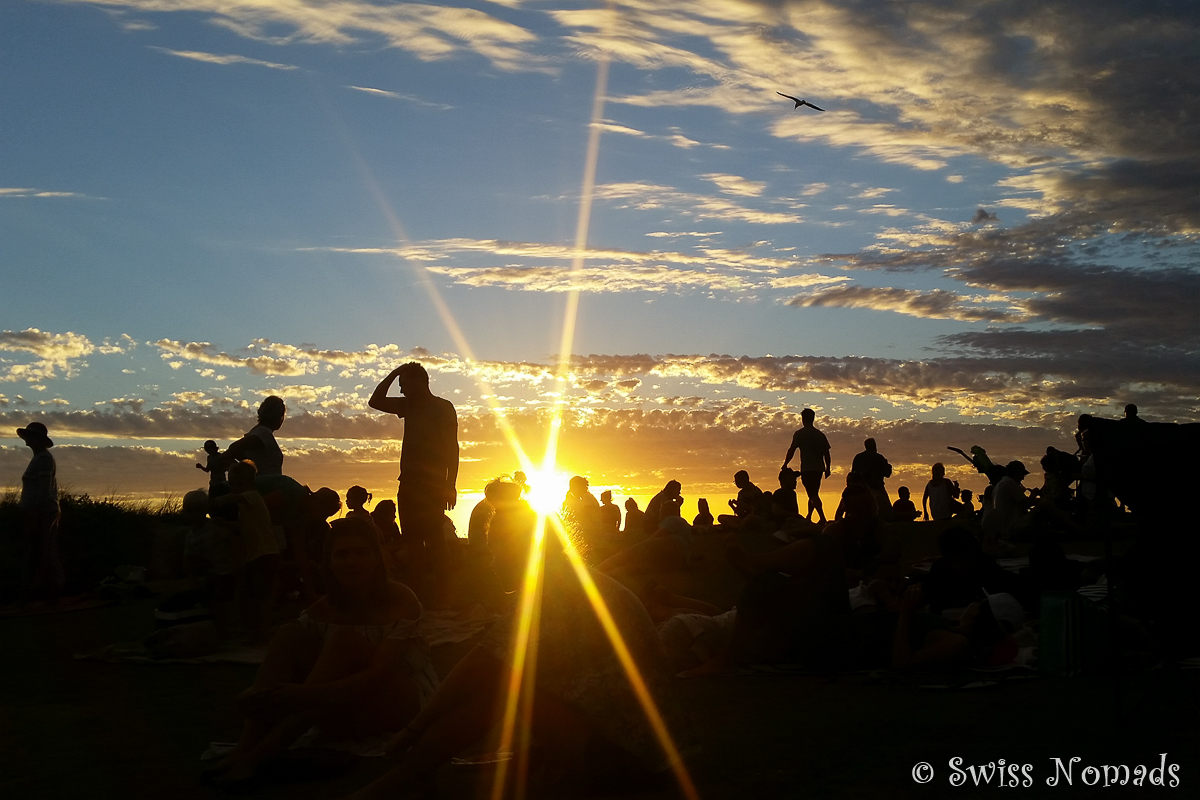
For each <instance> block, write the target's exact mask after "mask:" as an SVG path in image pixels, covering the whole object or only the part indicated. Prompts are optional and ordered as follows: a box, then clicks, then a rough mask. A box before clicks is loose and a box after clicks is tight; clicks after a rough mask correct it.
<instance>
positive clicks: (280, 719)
mask: <svg viewBox="0 0 1200 800" xmlns="http://www.w3.org/2000/svg"><path fill="white" fill-rule="evenodd" d="M374 655H375V646H374V645H372V644H371V643H370V642H368V641H367V640H366V639H365V638H363V636H362V635H361V634H359V633H356V632H354V631H352V630H347V629H344V628H343V629H339V630H336V631H334V632H333V633H332V634H331V635H330V636H329V638H328V639H327V640H326V641H325V643H324V646H323V647H322V648H321V653H320V655H319V656H318V657H317V660H316V663H315V664H313V665H312V669H311V670H309V672H308V675H307V676H306V677H305V678H304V680H303V684H304V685H305V686H314V685H319V684H323V683H332V682H333V681H337V680H341V679H342V678H346V677H349V676H350V675H353V674H355V673H356V672H361V671H362V670H363V669H365V668H366V666H367V665H368V664H369V663H370V662H371V658H372V657H373V656H374ZM414 688H415V687H414ZM353 712H354V709H353V708H351V707H345V708H335V709H329V710H328V711H327V712H325V713H320V712H318V711H316V710H313V709H302V710H298V711H297V710H293V711H290V712H287V713H284V714H282V715H279V716H276V717H275V718H274V719H272V720H271V724H270V726H269V728H268V729H267V730H266V732H265V733H264V734H263V735H262V736H260V737H259V739H258V741H257V742H256V743H255V744H254V745H253V746H252V747H246V748H243V750H242V752H241V753H239V755H238V758H237V759H236V760H233V761H231V763H230V765H229V768H228V769H227V770H226V773H225V776H224V780H225V781H228V782H234V781H238V780H242V779H244V778H248V777H250V776H251V775H253V774H254V772H255V770H257V769H258V765H259V764H261V763H263V762H264V761H266V760H268V759H270V758H273V757H275V756H277V755H279V754H280V753H282V752H283V751H284V750H286V749H287V748H288V746H289V745H290V744H291V743H292V742H294V741H296V739H297V738H299V737H300V735H301V734H303V733H304V732H305V731H306V730H308V729H309V728H311V727H312V726H313V725H314V724H321V726H322V728H325V727H326V725H328V726H329V727H330V728H331V730H328V731H327V732H328V733H331V734H332V735H333V736H334V737H335V738H337V737H338V736H339V735H340V736H342V737H348V736H352V735H353V734H354V733H355V732H356V724H355V723H356V722H357V720H356V719H355V715H354V713H353Z"/></svg>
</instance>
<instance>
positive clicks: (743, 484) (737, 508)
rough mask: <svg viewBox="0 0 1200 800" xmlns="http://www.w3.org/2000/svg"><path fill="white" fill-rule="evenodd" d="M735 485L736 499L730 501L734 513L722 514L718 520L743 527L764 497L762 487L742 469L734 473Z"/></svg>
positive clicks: (727, 524)
mask: <svg viewBox="0 0 1200 800" xmlns="http://www.w3.org/2000/svg"><path fill="white" fill-rule="evenodd" d="M733 485H734V486H736V487H737V488H738V495H737V499H736V500H730V501H729V507H730V508H731V509H733V513H732V514H722V515H720V516H719V517H717V522H719V523H721V524H722V525H724V526H726V527H733V528H737V527H741V526H742V525H745V524H746V523H748V522H749V521H750V519H751V518H752V517H753V516H754V513H755V511H757V510H758V501H759V498H761V497H762V489H759V488H758V487H757V486H755V485H754V484H753V483H751V482H750V473H748V472H746V470H744V469H740V470H738V471H737V472H735V473H734V474H733Z"/></svg>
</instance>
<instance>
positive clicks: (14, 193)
mask: <svg viewBox="0 0 1200 800" xmlns="http://www.w3.org/2000/svg"><path fill="white" fill-rule="evenodd" d="M18 197H80V198H85V199H87V200H105V199H107V198H104V197H92V196H90V195H86V194H81V193H79V192H51V191H47V190H45V189H30V188H24V189H23V188H18V187H15V186H9V187H0V200H3V199H5V198H18Z"/></svg>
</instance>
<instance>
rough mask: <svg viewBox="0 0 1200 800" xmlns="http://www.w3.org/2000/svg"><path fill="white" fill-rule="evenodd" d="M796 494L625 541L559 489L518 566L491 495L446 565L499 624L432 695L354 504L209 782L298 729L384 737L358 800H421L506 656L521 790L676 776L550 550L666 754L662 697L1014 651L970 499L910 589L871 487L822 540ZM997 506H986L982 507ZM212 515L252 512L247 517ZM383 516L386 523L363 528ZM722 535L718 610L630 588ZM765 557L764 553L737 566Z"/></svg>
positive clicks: (493, 692) (674, 711) (580, 489)
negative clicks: (755, 670) (707, 684)
mask: <svg viewBox="0 0 1200 800" xmlns="http://www.w3.org/2000/svg"><path fill="white" fill-rule="evenodd" d="M939 466H940V465H939ZM851 474H852V475H853V473H851ZM798 476H799V472H798V471H796V470H792V469H790V468H788V467H784V468H783V469H782V470H781V472H780V476H779V478H780V486H779V488H778V489H776V490H774V491H770V492H764V491H762V490H761V489H759V488H758V487H756V486H755V485H754V484H753V483H752V482H751V481H750V478H749V475H748V474H747V473H746V472H745V471H739V472H738V473H737V474H736V475H735V480H734V483H735V486H736V487H737V489H738V494H737V497H736V498H735V499H733V500H731V501H730V503H729V505H730V511H731V512H732V513H730V514H722V515H720V516H719V517H716V518H714V517H713V515H712V513H711V510H710V509H709V508H708V504H707V502H702V503H700V504H698V505H699V511H698V514H697V515H696V517H695V518H693V520H692V521H691V522H688V521H687V520H685V519H683V517H682V516H681V512H682V507H683V496H682V486H681V485H680V483H679V482H678V481H670V482H668V483H667V484H666V485H665V486H664V487H663V489H662V490H661V491H660V492H658V493H657V494H656V495H655V496H654V497H653V498H652V499H651V500H650V502H649V503H648V504H647V507H646V509H645V510H642V509H639V508H638V506H637V503H636V502H635V501H633V499H632V498H630V499H629V500H627V501H626V503H625V508H626V514H625V515H624V520H623V522H624V524H623V525H622V515H621V513H620V509H619V508H618V507H617V506H616V505H615V504H614V503H613V502H612V497H611V493H609V492H604V493H602V494H601V496H600V498H599V499H597V498H595V497H594V496H593V495H592V494H591V493H590V491H589V484H588V481H587V479H586V478H584V477H582V476H577V477H576V478H575V479H574V480H572V482H571V486H570V489H569V491H568V493H567V496H566V497H565V498H564V502H563V507H562V512H561V515H560V517H559V519H558V520H557V521H555V520H551V521H549V522H547V523H546V525H547V528H546V529H545V531H544V536H543V537H541V541H543V542H544V547H543V549H542V550H541V551H540V552H535V551H531V548H532V547H533V543H534V542H535V541H536V540H538V538H539V537H537V535H536V534H537V533H538V532H539V531H538V530H537V524H538V519H539V517H538V515H537V514H536V512H534V510H533V509H532V508H531V507H530V505H529V503H528V502H527V501H526V500H525V493H526V491H527V486H526V485H525V481H524V476H522V475H517V476H514V478H512V479H509V478H500V479H497V480H495V481H492V482H490V483H489V484H488V485H487V487H486V488H485V491H484V500H483V501H482V502H481V503H480V504H479V505H478V506H477V507H476V508H475V509H474V510H473V512H472V515H471V523H470V525H469V530H468V535H467V537H466V541H465V542H463V543H460V546H459V548H458V549H459V550H460V551H461V553H462V556H461V559H460V561H459V563H460V565H461V568H463V569H473V570H477V571H478V572H479V574H480V576H485V577H486V580H488V581H491V582H492V583H493V584H494V586H495V587H496V588H497V589H498V591H496V592H495V593H494V594H493V595H491V600H492V601H493V607H494V609H495V610H496V611H497V612H498V613H499V614H500V615H501V616H500V621H499V622H497V623H496V624H495V625H494V626H493V627H492V628H491V629H490V631H489V632H488V633H487V634H486V635H485V636H484V637H483V639H482V641H481V642H479V644H478V645H477V646H476V647H474V648H473V649H472V650H471V651H470V652H469V653H468V654H467V655H466V657H464V658H463V659H462V660H461V661H460V662H459V663H458V664H457V665H456V666H454V668H453V669H452V670H451V671H450V672H449V673H448V674H447V675H445V676H444V677H443V678H441V679H439V676H438V675H437V674H436V672H435V671H434V670H433V669H432V667H431V666H430V664H429V661H428V659H427V658H426V655H425V651H424V649H423V646H422V644H421V640H420V623H421V617H422V614H423V613H424V607H423V605H422V602H421V600H420V599H418V593H414V592H413V591H412V590H411V589H410V588H409V586H408V585H407V583H406V582H401V581H400V580H397V578H400V579H405V580H406V581H407V579H408V576H409V575H412V572H411V570H412V565H407V566H406V565H405V562H404V558H403V553H404V547H403V543H402V538H401V537H399V536H398V532H395V531H393V530H392V528H393V527H394V524H395V523H394V519H393V515H392V514H390V513H387V512H392V511H393V509H391V508H390V507H389V506H388V503H389V502H390V501H382V502H381V503H379V504H378V505H377V506H376V508H375V511H374V512H368V511H367V510H366V508H365V505H366V503H367V501H369V499H370V496H369V494H367V493H366V491H365V490H363V489H361V488H360V487H353V488H352V489H351V491H350V492H348V493H347V498H346V499H347V506H348V508H349V511H348V513H347V515H346V517H345V518H344V519H338V520H335V521H334V522H333V523H332V525H327V527H326V528H325V531H324V534H323V535H324V546H323V548H322V555H321V562H320V563H321V568H320V571H319V581H320V582H319V583H318V584H315V585H316V586H318V587H319V588H320V590H321V592H322V594H323V596H321V597H320V599H318V600H316V602H315V603H313V604H312V605H310V606H309V607H308V608H307V609H306V610H305V611H304V613H303V614H301V615H300V617H299V619H297V620H296V621H295V622H291V623H288V624H285V625H284V626H283V627H282V628H280V629H279V630H278V632H277V633H276V634H275V636H274V637H273V638H272V639H271V641H270V644H269V647H268V649H267V655H266V659H265V660H264V662H263V666H262V668H261V670H260V672H259V675H258V678H257V679H256V681H255V684H254V685H253V686H252V687H251V688H250V689H248V690H247V691H246V692H244V693H243V694H242V695H241V696H239V698H238V700H237V704H238V708H239V709H240V710H241V712H242V713H243V715H244V716H245V719H246V722H245V726H244V729H243V733H242V736H241V738H240V739H239V741H238V744H237V747H236V748H235V749H234V750H233V751H232V752H230V753H229V754H228V755H227V756H225V757H224V758H223V759H221V760H220V761H219V762H217V763H216V764H215V765H214V766H212V767H211V768H210V769H209V770H208V771H207V772H206V774H205V780H206V781H208V782H211V783H213V784H216V785H220V786H224V787H226V788H237V787H241V786H245V785H247V784H248V783H253V782H254V781H256V780H257V779H258V778H257V775H258V774H259V768H260V767H261V765H263V764H264V762H266V761H268V760H270V759H272V758H274V757H276V756H278V755H279V754H280V753H282V752H283V751H284V750H285V749H286V748H287V747H288V746H289V745H290V744H291V743H292V742H294V741H295V740H296V739H297V738H298V737H299V736H300V735H301V734H302V733H304V732H305V731H307V730H309V729H310V728H312V727H313V726H316V727H317V728H318V729H319V730H320V731H321V733H322V735H325V736H328V737H333V738H349V739H354V738H359V737H363V736H366V735H371V734H380V733H387V734H388V735H390V736H391V737H392V738H391V740H390V744H389V746H388V749H389V751H390V753H391V754H392V755H393V756H395V757H397V758H398V759H399V764H398V766H396V767H395V768H394V769H393V770H391V771H390V772H388V773H387V774H386V775H384V776H383V777H382V778H380V779H379V780H377V781H376V782H374V783H373V784H371V785H370V786H367V787H365V788H363V789H362V790H361V791H360V792H358V793H357V794H356V795H355V796H356V797H382V796H392V795H393V794H394V793H396V792H404V791H412V792H416V791H420V790H421V789H422V787H424V786H426V785H427V784H428V783H429V782H430V781H432V780H433V775H434V773H435V771H436V770H437V768H438V767H439V766H440V765H442V764H444V763H445V762H447V761H448V760H449V759H451V758H452V757H454V756H455V755H458V754H460V753H461V752H463V751H464V750H466V749H468V748H470V747H472V746H473V745H476V744H477V743H479V742H480V741H481V740H482V739H483V738H484V737H485V736H486V735H487V734H488V732H489V731H491V730H493V729H494V727H495V726H496V724H497V723H498V722H499V721H500V718H501V716H502V711H503V708H504V702H503V698H504V697H505V693H506V692H507V691H508V690H509V687H510V686H511V685H513V684H512V681H513V680H514V678H513V669H514V665H517V664H519V663H521V662H522V659H523V655H524V652H534V653H536V658H535V662H536V663H535V664H534V665H533V666H532V667H530V668H532V669H534V670H535V675H536V678H535V680H534V681H533V683H532V688H529V687H527V688H528V690H529V691H532V693H533V715H532V718H531V719H532V721H531V731H530V734H529V739H528V741H529V742H532V743H533V745H532V746H533V750H532V751H530V753H529V754H528V758H529V759H530V761H529V763H530V764H531V769H532V770H533V774H534V775H536V776H537V779H538V780H542V781H547V782H553V781H555V780H558V779H559V778H561V777H563V776H564V775H567V774H580V773H583V772H586V771H588V770H601V771H606V772H610V773H611V772H627V773H629V774H631V775H634V774H639V773H644V772H647V771H655V770H660V769H663V768H666V767H667V766H669V760H670V758H671V757H672V755H673V754H672V753H670V752H668V751H667V750H664V747H663V745H662V744H661V743H660V742H659V741H658V739H657V738H656V737H655V735H654V731H653V729H652V727H651V726H650V724H649V723H648V722H647V715H646V712H645V710H644V708H643V705H642V701H641V700H639V699H638V696H637V694H636V693H635V692H634V691H633V689H632V688H631V684H630V681H629V679H628V677H627V675H626V673H625V667H624V666H622V661H621V658H619V657H618V655H617V652H616V650H615V649H614V647H613V643H612V641H611V640H610V639H609V635H608V634H607V633H606V632H605V629H604V627H603V626H602V625H601V624H600V623H599V622H598V621H597V616H596V614H595V612H594V610H593V607H592V605H591V601H590V600H589V599H588V590H587V589H585V587H584V586H583V585H581V582H580V578H579V576H578V574H577V573H576V571H575V568H574V567H573V565H572V563H571V559H569V558H568V557H567V552H566V548H574V549H575V550H576V551H577V552H578V553H579V554H580V555H581V556H582V558H583V560H584V561H585V562H587V563H588V565H589V567H588V570H587V572H588V577H589V579H590V581H591V583H592V584H593V585H594V587H595V591H596V593H597V594H598V596H599V597H601V598H602V599H603V602H604V605H605V607H606V608H607V609H608V612H609V614H610V615H611V617H612V619H613V621H614V622H615V625H616V629H617V631H618V632H619V634H620V636H621V639H622V640H623V642H624V645H625V647H627V648H628V650H629V652H630V654H631V655H632V656H633V659H634V662H635V663H636V665H637V669H638V671H639V672H640V674H641V677H642V680H643V681H644V682H645V684H646V686H648V687H649V690H650V696H651V698H652V699H653V702H654V704H655V707H656V708H657V709H658V712H659V713H660V714H661V715H662V716H663V718H664V719H666V720H667V723H668V727H669V728H670V730H671V731H672V732H673V733H679V734H680V735H681V736H682V735H683V734H684V733H685V732H686V728H685V727H684V726H680V725H678V713H679V709H678V699H677V698H676V697H675V695H674V691H673V688H672V686H673V684H672V680H671V677H672V675H677V676H679V677H685V678H687V677H698V676H704V675H712V674H718V673H724V672H728V671H731V670H735V669H737V668H739V667H741V666H744V665H747V664H752V663H759V662H766V661H787V662H799V663H802V664H804V665H805V666H807V667H809V668H811V669H840V668H865V667H888V666H890V667H892V668H895V669H917V668H953V667H958V666H962V665H967V664H981V665H987V664H996V663H1004V662H1005V661H1007V660H1009V659H1011V658H1012V656H1013V655H1014V654H1015V652H1016V650H1015V648H1016V644H1015V640H1014V639H1013V638H1012V634H1013V633H1014V632H1015V631H1016V630H1017V629H1018V628H1019V627H1020V625H1021V624H1022V621H1023V618H1024V609H1023V605H1022V601H1021V599H1019V598H1024V597H1026V596H1028V594H1029V592H1030V588H1029V587H1027V586H1022V585H1021V583H1020V581H1019V580H1018V579H1017V578H1016V576H1014V575H1011V574H1010V573H1008V572H1005V571H1004V570H1001V569H1000V568H999V566H998V565H997V563H996V561H995V559H994V557H993V556H992V555H989V554H988V553H987V552H985V550H984V546H983V544H982V542H983V541H985V540H984V539H983V537H982V536H980V535H979V532H978V531H979V524H978V520H977V518H976V516H975V514H974V513H972V512H973V509H972V510H971V511H967V512H964V510H963V509H964V508H967V509H970V500H969V498H968V499H967V501H966V502H965V503H964V502H963V501H962V500H961V499H959V500H957V502H958V503H959V504H960V505H959V506H957V507H955V506H950V511H951V514H950V517H951V518H952V519H951V520H950V523H949V524H952V523H954V522H955V521H957V522H958V523H960V524H956V525H953V526H952V527H946V529H945V530H944V531H943V532H942V533H941V535H940V538H939V546H940V548H941V551H942V558H941V559H940V560H938V561H937V562H936V563H935V564H934V567H933V569H932V570H931V571H930V573H929V575H928V576H927V577H924V578H923V579H922V580H914V579H913V578H914V576H913V575H909V574H906V570H905V568H904V566H903V565H902V564H901V560H900V556H901V547H900V540H899V538H898V535H897V529H896V528H895V527H894V525H893V524H892V522H890V521H888V520H887V519H885V517H884V514H881V513H880V512H881V509H880V504H879V502H878V501H877V499H876V492H874V491H873V490H872V487H871V486H868V485H867V484H866V482H865V481H861V480H858V479H857V478H853V477H852V478H851V479H849V480H848V481H847V484H848V485H847V486H846V488H845V490H844V491H843V492H842V496H841V502H840V504H839V507H838V509H837V511H836V512H835V514H834V518H833V520H831V521H829V522H828V523H827V524H825V525H822V524H820V522H819V521H818V522H813V521H811V520H810V519H806V518H805V517H803V516H801V515H800V513H799V507H798V506H799V504H798V500H797V495H796V487H797V485H798V481H797V478H798ZM233 477H234V476H233V475H232V474H231V478H233ZM1008 477H1009V474H1008V472H1006V473H1005V478H1008ZM1005 478H998V480H997V484H999V483H1001V482H1002V481H1003V480H1004V479H1005ZM242 480H244V479H241V478H239V483H237V485H232V484H231V490H230V494H231V495H234V496H244V495H245V494H246V493H247V492H250V491H253V489H252V488H247V484H246V483H243V482H241V481H242ZM945 480H946V479H945V475H944V469H936V468H935V470H934V476H933V479H932V480H931V481H930V486H929V487H927V489H926V493H925V497H924V501H925V502H924V503H923V505H926V506H928V507H929V513H930V516H932V517H934V518H935V519H947V517H946V516H945V514H944V512H945V511H946V507H947V503H946V497H947V496H950V497H953V494H954V491H953V489H951V488H950V487H947V486H946V485H945V483H944V481H945ZM1018 480H1019V478H1018ZM1002 491H1003V489H1002V488H1001V487H999V486H996V487H995V488H993V490H992V492H991V493H992V494H995V493H996V492H1002ZM958 494H959V498H961V497H962V495H961V492H960V493H958ZM218 500H219V498H218ZM225 502H226V503H233V502H236V503H237V504H238V506H239V508H250V507H251V505H252V504H253V502H254V501H253V500H249V501H245V500H233V501H225ZM213 505H219V504H218V503H217V502H216V501H214V502H213ZM380 507H383V508H385V509H386V511H385V513H384V515H383V516H384V519H383V520H382V521H380V520H379V519H377V518H376V514H375V512H377V511H378V510H379V509H380ZM884 510H886V511H889V512H891V511H893V507H885V509H884ZM912 517H915V515H910V518H912ZM896 518H901V519H902V518H903V516H902V515H900V514H893V519H896ZM322 522H323V520H322ZM560 525H561V530H562V535H561V536H560V535H559V534H558V533H557V529H558V528H557V526H560ZM721 533H723V534H725V535H726V539H725V543H724V557H725V558H726V559H727V560H728V563H729V564H730V565H731V566H732V568H733V569H735V570H736V571H737V572H738V573H739V574H740V575H741V576H742V578H743V579H744V588H743V589H742V591H741V593H740V596H739V598H738V600H737V603H736V606H735V608H734V609H728V610H727V609H723V608H719V607H716V606H714V605H712V604H710V603H708V602H706V601H704V600H701V599H697V598H690V597H685V596H681V595H679V594H676V593H674V592H672V591H671V590H670V589H668V588H667V587H665V586H662V585H660V584H658V583H657V582H655V581H650V582H646V580H645V576H646V573H648V572H655V573H663V572H666V573H669V572H672V571H675V570H681V569H686V568H687V567H688V565H689V563H690V561H691V560H692V557H693V555H694V551H695V545H696V540H695V537H696V536H705V535H715V534H721ZM772 533H774V534H775V535H774V536H771V535H770V534H772ZM758 534H767V535H765V536H761V537H760V536H758ZM781 534H782V535H781ZM764 540H765V541H769V542H773V543H774V546H773V547H771V548H769V549H766V550H762V548H761V547H757V548H749V549H748V548H747V546H746V544H747V542H758V543H759V544H760V545H761V544H762V542H763V541H764ZM778 540H783V543H782V544H781V543H780V542H779V541H778ZM751 550H755V552H751ZM531 568H532V569H534V570H538V571H540V592H541V594H540V598H541V605H540V616H539V619H538V623H537V625H536V626H535V629H534V632H533V633H532V634H531V635H532V636H533V637H534V641H535V642H536V646H535V647H534V646H532V645H530V644H527V645H526V649H525V650H524V652H517V649H518V645H517V637H516V632H517V629H518V628H519V626H520V618H521V615H520V608H521V597H522V594H521V592H520V591H519V589H520V588H521V587H522V586H523V585H525V582H526V580H527V576H528V575H529V573H530V570H531ZM414 577H415V576H414ZM631 587H632V588H631ZM951 609H953V610H954V613H952V614H950V615H947V614H945V613H943V612H946V611H947V610H951Z"/></svg>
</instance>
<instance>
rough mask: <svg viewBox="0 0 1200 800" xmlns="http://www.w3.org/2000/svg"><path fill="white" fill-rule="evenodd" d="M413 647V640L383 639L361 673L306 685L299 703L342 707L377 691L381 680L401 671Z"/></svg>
mask: <svg viewBox="0 0 1200 800" xmlns="http://www.w3.org/2000/svg"><path fill="white" fill-rule="evenodd" d="M414 646H416V640H415V639H384V640H383V642H382V643H381V644H380V645H379V649H378V650H376V651H375V657H374V658H372V659H371V663H370V664H368V665H367V668H366V669H364V670H362V671H361V672H356V673H354V674H353V675H349V676H347V677H345V678H342V679H341V680H336V681H331V682H330V683H318V684H313V685H306V686H305V687H304V692H303V700H302V702H303V703H304V704H305V705H308V706H316V707H318V708H335V707H338V706H345V705H348V704H350V703H354V702H355V701H357V700H359V699H361V698H362V697H364V696H365V695H369V694H371V693H373V692H375V691H376V689H377V688H378V687H379V685H380V684H381V683H383V682H384V681H386V680H387V679H388V678H390V677H391V676H393V675H396V674H397V673H404V672H405V671H406V670H405V663H406V659H405V654H406V653H407V652H408V648H410V647H414Z"/></svg>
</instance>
